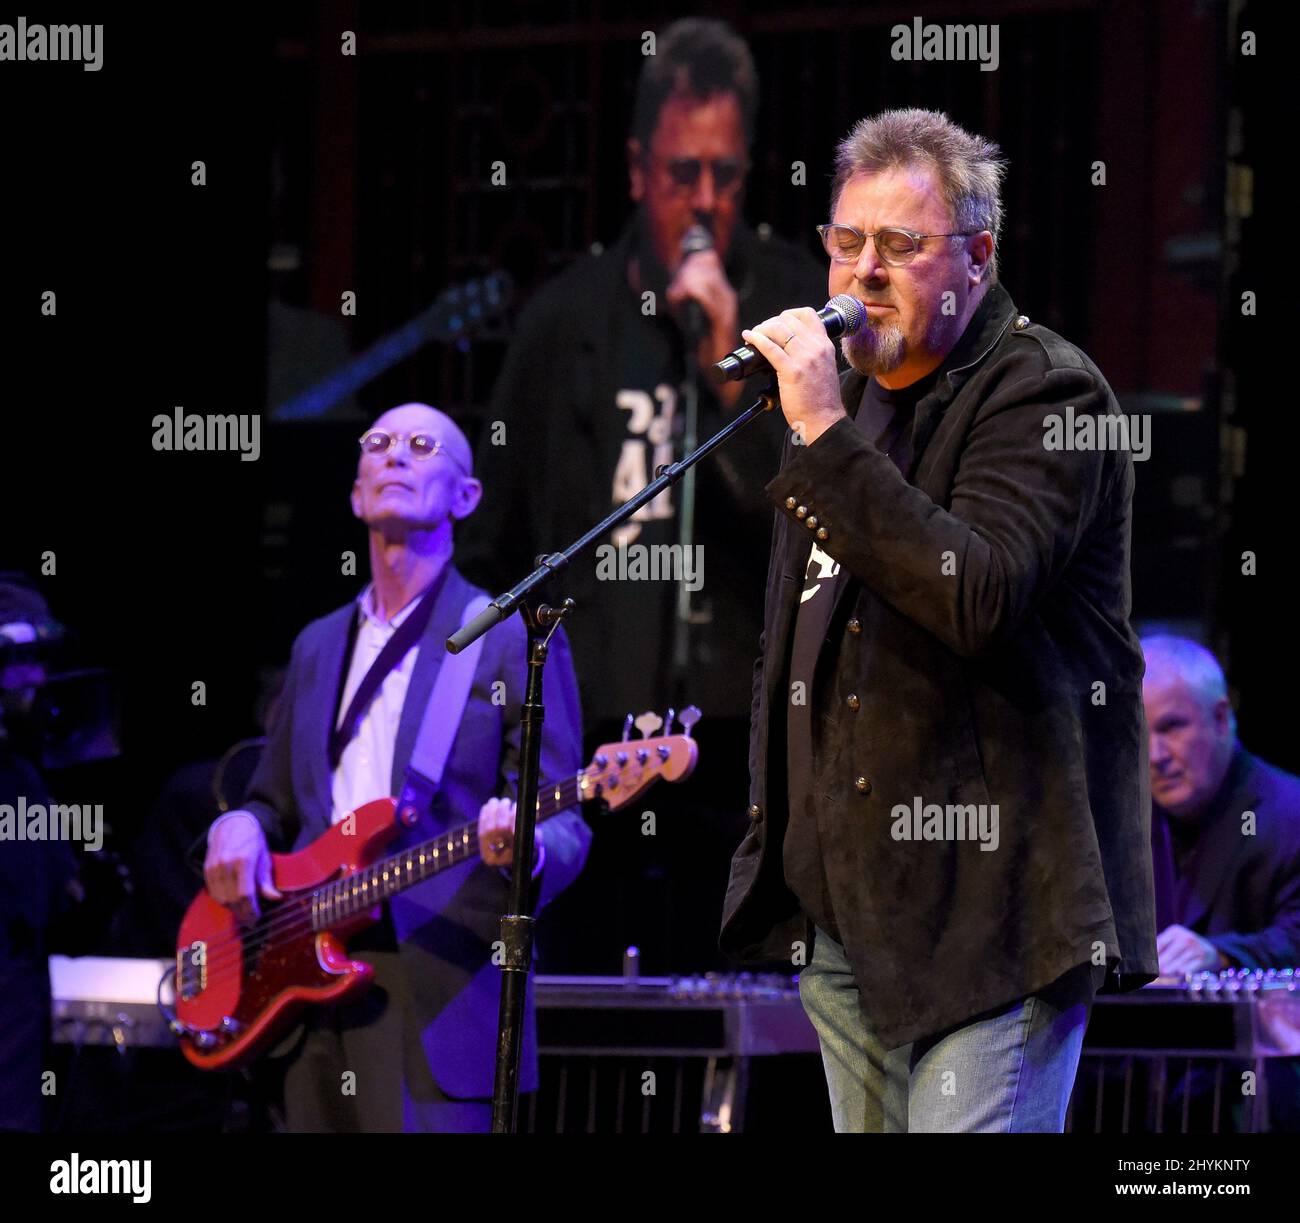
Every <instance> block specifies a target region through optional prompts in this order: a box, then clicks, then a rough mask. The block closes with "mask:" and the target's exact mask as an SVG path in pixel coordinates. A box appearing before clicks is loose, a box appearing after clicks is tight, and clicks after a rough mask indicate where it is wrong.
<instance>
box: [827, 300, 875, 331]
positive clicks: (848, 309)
mask: <svg viewBox="0 0 1300 1223" xmlns="http://www.w3.org/2000/svg"><path fill="white" fill-rule="evenodd" d="M826 308H827V309H828V310H835V311H837V312H838V313H839V315H840V317H841V318H843V319H844V331H843V332H842V333H841V334H843V335H852V334H853V333H854V332H855V331H857V330H858V328H859V327H861V326H862V324H863V323H865V322H866V321H867V311H866V308H865V307H864V306H863V305H862V303H861V302H860V301H858V299H857V298H856V297H853V296H852V295H851V294H849V293H837V294H836V295H835V296H834V297H832V298H831V299H830V301H828V302H827V303H826Z"/></svg>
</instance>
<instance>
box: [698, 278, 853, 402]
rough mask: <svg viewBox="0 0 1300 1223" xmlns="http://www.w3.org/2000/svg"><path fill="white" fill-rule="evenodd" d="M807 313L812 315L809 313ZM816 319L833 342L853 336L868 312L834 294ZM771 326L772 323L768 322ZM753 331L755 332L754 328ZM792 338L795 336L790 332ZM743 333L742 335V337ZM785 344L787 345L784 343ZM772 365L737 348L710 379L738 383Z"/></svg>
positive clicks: (844, 295) (847, 297) (749, 350)
mask: <svg viewBox="0 0 1300 1223" xmlns="http://www.w3.org/2000/svg"><path fill="white" fill-rule="evenodd" d="M797 313H803V311H795V310H787V311H785V314H789V315H791V316H793V315H795V314H797ZM807 313H812V312H811V310H809V311H807ZM784 317H785V315H784V314H782V315H778V316H777V318H784ZM814 318H816V319H817V320H818V321H819V322H820V323H821V324H822V326H823V327H824V328H825V330H826V335H827V337H828V338H829V339H832V340H836V339H839V337H840V336H842V335H853V334H854V332H856V331H857V330H858V329H859V328H860V327H861V326H862V324H863V323H864V322H865V321H866V318H867V311H866V308H865V307H864V306H863V304H862V303H861V302H860V301H858V299H857V298H856V297H851V296H850V295H849V294H847V293H840V294H837V295H836V296H835V297H832V298H831V299H830V301H828V302H827V303H826V305H825V306H823V307H822V308H821V309H820V310H819V311H818V312H817V313H816V314H815V315H814ZM768 321H769V322H772V321H774V320H768ZM766 325H767V324H766V323H760V324H759V327H765V326H766ZM755 330H758V328H756V329H755ZM790 330H791V338H793V336H794V334H795V332H794V328H793V327H792V328H791V329H790ZM746 334H747V333H746V332H741V336H742V337H743V336H745V335H746ZM775 342H776V343H778V344H780V345H781V348H782V349H784V348H785V343H783V342H782V341H781V340H780V339H777V340H776V341H775ZM787 342H788V341H787ZM771 368H772V364H771V362H770V361H768V360H767V358H766V357H765V356H764V355H763V354H762V352H760V351H759V350H758V349H756V348H754V347H753V346H752V345H750V344H742V345H741V346H740V347H739V348H737V349H734V350H733V351H732V352H730V353H728V354H727V356H725V357H723V359H722V360H721V361H719V362H718V363H717V364H716V365H715V366H714V367H713V376H714V378H716V379H717V380H718V381H719V382H737V381H739V380H740V379H741V378H748V377H749V375H750V374H752V373H755V372H757V371H758V370H762V369H771Z"/></svg>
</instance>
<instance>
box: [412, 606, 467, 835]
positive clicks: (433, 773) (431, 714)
mask: <svg viewBox="0 0 1300 1223" xmlns="http://www.w3.org/2000/svg"><path fill="white" fill-rule="evenodd" d="M488 602H489V600H488V597H487V595H478V596H476V597H475V598H473V599H471V600H470V601H469V602H468V603H467V604H466V605H465V612H464V615H462V616H461V621H460V622H461V625H462V627H463V626H464V625H466V624H468V623H469V622H470V621H471V620H472V619H474V617H475V616H477V615H478V614H479V613H480V612H481V611H482V610H483V609H484V608H485V607H487V605H488ZM482 652H483V638H482V637H480V638H478V639H477V640H476V641H474V642H473V643H472V644H471V645H468V646H466V647H465V649H463V650H461V652H460V653H459V654H446V655H444V656H443V660H442V663H441V665H440V666H439V667H438V678H437V679H436V680H434V683H433V691H432V692H431V693H430V694H429V703H428V704H427V705H426V706H425V707H424V717H423V718H422V719H421V720H420V733H419V734H418V735H416V737H415V747H414V748H412V750H411V759H410V761H409V763H408V764H407V766H406V776H405V778H404V780H403V783H402V792H401V794H400V795H399V796H398V799H397V808H398V810H399V811H401V810H403V809H404V808H406V807H413V808H414V809H415V811H416V812H417V813H423V812H426V811H428V810H429V808H430V806H432V804H433V796H434V795H435V794H436V793H437V791H438V787H439V786H440V785H441V784H442V772H443V769H444V768H445V767H446V765H447V757H448V756H449V755H451V745H452V741H453V740H454V739H455V738H456V732H457V731H458V730H459V729H460V720H461V716H462V715H463V714H464V712H465V705H466V703H467V702H468V701H469V690H470V687H471V686H472V684H473V682H474V671H475V669H476V668H477V667H478V660H479V655H480V654H481V653H482Z"/></svg>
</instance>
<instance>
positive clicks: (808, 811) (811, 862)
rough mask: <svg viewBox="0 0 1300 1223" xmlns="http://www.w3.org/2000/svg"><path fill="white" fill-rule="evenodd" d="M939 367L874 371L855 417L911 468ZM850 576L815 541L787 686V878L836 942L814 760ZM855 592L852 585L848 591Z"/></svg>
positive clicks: (884, 448) (870, 435)
mask: <svg viewBox="0 0 1300 1223" xmlns="http://www.w3.org/2000/svg"><path fill="white" fill-rule="evenodd" d="M937 372H938V371H937V370H936V371H935V372H934V373H930V374H927V375H926V376H925V377H924V378H922V379H920V380H919V381H918V382H914V383H912V385H911V386H907V387H903V388H902V389H901V390H897V391H891V390H888V389H887V388H886V387H883V386H881V385H880V383H879V382H877V381H876V379H875V378H869V379H867V384H866V386H865V388H864V389H863V392H862V399H861V401H860V403H859V405H858V410H857V414H856V415H855V416H854V422H853V423H854V424H855V425H856V426H857V428H859V429H860V430H861V431H862V432H863V433H865V434H866V436H867V437H868V438H870V439H871V441H872V443H873V444H874V445H875V446H876V447H877V448H878V449H880V450H881V451H883V452H884V453H886V454H887V455H888V456H889V457H890V458H891V459H892V460H893V461H894V463H895V464H896V465H897V467H898V469H899V470H900V471H901V472H903V473H904V474H906V472H907V467H908V459H909V457H910V454H911V443H912V421H913V418H914V416H915V412H916V405H917V404H918V403H919V402H920V401H921V400H922V399H923V398H924V397H925V396H926V395H927V394H929V392H930V390H931V389H932V388H933V387H934V384H935V382H936V380H937ZM846 583H849V584H851V583H852V579H851V578H850V577H849V576H848V575H847V574H841V572H840V565H839V562H838V561H836V560H835V558H834V557H833V556H832V555H831V554H830V553H828V552H827V551H826V550H825V549H823V548H822V547H821V546H820V545H819V544H817V543H816V542H815V541H814V543H813V549H812V554H811V555H810V556H809V558H808V568H807V571H806V573H805V575H804V586H803V591H802V593H801V594H800V596H799V611H798V613H797V615H796V617H795V625H794V634H793V639H792V642H791V647H790V667H789V672H788V676H787V685H786V691H787V693H788V698H787V699H788V700H789V701H790V709H789V717H788V723H787V724H788V728H789V729H788V732H787V752H788V761H787V772H788V779H789V800H790V820H789V823H788V825H787V827H786V834H785V847H784V863H785V878H786V885H787V886H788V887H789V888H790V890H791V891H792V892H793V893H794V894H795V896H796V897H797V898H798V900H799V903H800V904H801V905H802V906H803V909H804V912H805V913H807V914H808V916H809V917H811V918H812V920H813V921H814V922H815V923H816V924H817V925H818V926H820V927H821V928H822V929H823V930H825V931H826V933H827V934H829V935H830V936H831V937H832V938H833V939H835V940H836V942H839V941H840V935H839V928H838V926H837V925H836V922H835V912H834V906H833V905H832V903H831V898H830V894H829V890H828V888H827V883H826V870H825V867H824V865H823V863H822V849H821V846H822V841H823V835H822V831H821V829H820V827H819V820H820V819H821V818H822V812H823V811H824V810H825V806H826V804H825V802H824V801H819V800H818V791H817V789H816V787H817V785H818V780H817V778H816V776H815V771H814V767H813V761H814V759H815V757H814V748H815V743H814V737H815V734H816V727H817V715H818V712H819V709H820V706H819V705H818V703H817V702H818V698H819V686H820V685H824V683H825V679H826V676H827V674H828V668H831V667H833V666H834V663H835V650H834V649H830V650H823V648H822V647H823V646H824V645H825V644H826V643H827V630H828V628H829V626H830V623H831V616H832V613H833V612H834V610H835V605H836V602H837V600H838V598H839V596H840V594H841V590H842V589H843V587H844V586H845V584H846ZM848 593H849V594H850V595H851V592H848Z"/></svg>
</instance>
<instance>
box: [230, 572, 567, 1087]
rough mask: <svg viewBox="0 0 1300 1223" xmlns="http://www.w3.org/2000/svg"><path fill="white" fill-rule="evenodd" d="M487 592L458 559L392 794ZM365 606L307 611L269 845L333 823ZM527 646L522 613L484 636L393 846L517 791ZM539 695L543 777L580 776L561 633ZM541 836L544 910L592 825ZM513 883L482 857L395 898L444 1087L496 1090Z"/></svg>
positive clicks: (425, 1041) (408, 704) (413, 987)
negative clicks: (353, 634) (436, 784)
mask: <svg viewBox="0 0 1300 1223" xmlns="http://www.w3.org/2000/svg"><path fill="white" fill-rule="evenodd" d="M480 593H482V592H481V591H479V590H477V588H475V587H474V586H471V585H470V584H469V583H468V582H466V581H465V579H464V578H462V577H461V576H460V574H459V573H458V572H457V571H456V570H455V569H454V568H453V569H451V570H450V572H449V573H448V575H447V581H446V583H445V585H444V586H443V589H442V591H441V593H440V594H439V595H438V599H437V602H436V603H435V604H434V607H433V612H432V614H431V615H430V617H429V624H428V626H427V628H426V629H425V632H424V635H423V637H422V638H421V639H420V650H419V653H418V654H417V656H416V662H415V667H414V669H413V671H412V674H411V682H410V686H409V687H408V689H407V693H406V701H405V703H404V704H403V706H402V717H401V721H400V723H399V726H398V732H397V743H396V745H395V748H394V752H393V774H392V781H391V793H392V794H394V795H395V794H397V793H398V791H399V790H400V788H401V785H402V779H403V776H404V773H405V770H406V766H407V762H408V761H409V760H410V756H411V751H412V748H413V747H414V745H415V738H416V735H417V734H418V732H419V729H420V721H421V719H422V717H423V715H424V710H425V706H426V705H427V704H428V701H429V696H430V693H431V691H432V689H433V684H434V680H435V679H436V677H437V674H438V668H439V667H440V666H441V663H442V660H443V659H444V658H445V657H446V651H445V649H444V642H445V641H446V639H447V637H448V636H449V635H450V634H451V633H453V632H454V631H455V630H456V628H457V627H459V625H460V621H461V614H462V612H463V610H464V607H465V605H466V604H467V603H468V602H469V601H470V599H472V598H473V597H474V596H475V595H476V594H480ZM357 614H358V613H357V606H356V604H355V603H349V604H347V605H346V606H345V607H341V608H339V609H338V610H337V611H334V612H331V613H330V614H329V615H327V616H323V617H322V618H321V619H319V620H315V621H313V622H312V623H311V624H309V625H308V626H307V627H306V628H305V629H303V631H302V632H301V633H300V634H299V636H298V639H297V640H296V641H295V642H294V646H293V654H292V657H291V659H290V663H289V673H288V676H287V678H286V681H285V687H284V694H283V696H282V697H281V701H280V706H279V710H278V713H277V717H276V721H275V725H274V726H273V727H272V729H271V733H270V738H269V740H268V742H267V746H266V751H265V752H264V754H263V756H262V760H261V763H260V765H259V766H258V769H257V772H256V774H255V775H254V777H253V780H252V782H251V783H250V786H249V792H248V796H247V798H246V801H245V804H244V805H245V807H247V809H248V810H250V811H252V812H253V814H255V815H256V816H257V818H258V819H259V820H260V821H261V823H262V825H263V827H264V828H265V829H266V834H267V840H268V841H269V843H270V845H271V847H272V849H275V850H279V851H281V852H283V851H288V850H299V849H302V848H303V847H304V846H306V845H308V844H310V843H311V842H312V841H314V840H315V839H316V838H317V837H319V836H320V835H321V834H322V833H323V832H325V831H327V830H328V828H329V827H330V812H331V807H332V802H331V773H330V767H329V762H328V759H327V745H328V742H329V734H330V729H331V727H332V726H333V724H334V721H335V719H336V718H337V716H338V706H339V696H340V693H341V691H342V686H343V680H344V677H345V675H346V669H347V666H348V663H349V659H348V657H347V656H346V655H347V643H348V637H349V629H350V626H351V623H352V620H353V618H354V617H355V616H356V615H357ZM526 649H527V637H526V634H525V631H524V626H523V623H522V622H521V621H520V619H519V617H518V616H514V617H512V618H511V619H510V620H508V621H506V622H505V623H504V624H502V625H499V626H497V627H496V628H494V629H493V630H492V631H491V632H489V633H488V634H487V635H486V636H485V637H484V638H483V649H482V652H481V654H480V656H479V660H478V665H477V667H476V668H475V672H474V681H473V685H472V688H471V691H470V696H469V700H468V702H467V704H466V707H465V712H464V714H463V716H462V717H461V722H460V729H459V730H458V731H457V733H456V738H455V740H454V742H453V744H452V749H451V754H450V756H449V758H448V761H447V766H446V769H445V771H444V773H443V778H442V785H441V787H440V788H439V791H438V794H437V796H436V797H435V799H434V803H433V809H432V811H430V812H428V813H426V814H425V815H423V816H422V817H421V819H420V821H419V823H418V824H417V825H416V827H415V828H413V829H410V830H408V831H407V832H405V833H404V834H403V835H402V837H401V838H400V839H399V840H398V841H396V842H395V843H394V846H393V848H394V850H396V849H398V848H401V847H403V846H406V845H414V844H417V843H419V842H421V841H425V840H428V839H430V838H432V837H434V836H437V835H438V833H440V832H442V831H445V830H446V829H448V828H451V827H454V826H456V825H458V824H463V823H467V822H468V821H470V820H473V819H476V818H477V817H478V812H479V808H480V807H481V806H482V805H483V803H484V802H485V801H486V800H487V799H489V798H491V797H493V796H495V795H502V794H505V795H509V796H511V797H517V781H518V776H517V775H518V768H519V760H520V752H519V748H520V733H521V724H520V712H521V708H522V703H523V696H524V684H525V680H526ZM544 700H545V704H546V720H545V723H544V725H543V736H542V780H543V781H544V780H546V779H547V778H551V777H557V776H561V775H572V774H573V773H574V772H576V770H577V769H578V768H580V767H581V765H582V760H581V750H582V718H581V711H580V709H579V704H578V689H577V681H576V679H575V677H574V672H573V662H572V659H571V657H570V654H569V646H568V641H567V639H566V638H565V636H564V634H563V631H561V632H559V633H557V634H556V635H555V637H554V638H553V639H552V641H551V649H550V658H549V661H548V663H547V666H546V688H545V693H544ZM375 797H376V798H381V797H383V795H378V794H377V795H375ZM538 840H539V842H540V844H541V845H542V846H544V850H545V859H544V862H543V866H542V871H541V878H540V889H539V891H538V902H537V907H538V909H540V908H541V907H542V906H543V905H545V904H546V903H547V902H548V901H549V900H551V899H552V898H553V897H554V896H556V895H558V894H559V893H560V892H561V891H563V890H564V888H566V887H567V886H568V885H569V884H570V883H571V882H572V881H573V880H574V879H575V878H576V877H577V875H578V873H579V871H581V870H582V866H583V863H584V862H585V861H586V857H587V850H588V847H589V845H590V842H591V831H590V829H589V828H588V827H587V825H586V823H585V822H584V820H583V819H582V817H581V815H580V814H579V813H578V812H576V811H567V812H564V813H563V814H561V815H557V816H555V817H554V818H552V819H550V820H548V821H546V823H544V824H541V825H539V826H538ZM508 888H509V884H508V882H507V880H506V878H505V875H504V874H503V873H502V872H501V871H498V870H496V869H494V868H492V867H489V866H485V865H484V864H483V863H482V862H481V861H479V860H478V859H474V860H473V861H470V862H465V863H462V864H461V865H459V866H457V867H454V868H452V869H451V870H449V871H444V872H443V873H442V874H440V875H438V876H437V877H436V878H434V879H430V880H428V881H427V882H425V883H423V884H420V885H418V886H417V887H414V888H412V889H411V890H410V891H408V892H405V893H403V894H402V895H401V896H399V897H396V898H394V900H393V902H392V904H393V920H394V926H395V927H396V929H397V931H398V935H399V940H400V951H401V956H402V964H403V967H404V969H405V971H406V974H407V980H408V984H409V987H410V991H411V995H412V997H413V999H414V1003H415V1008H416V1014H417V1017H418V1020H419V1024H420V1028H421V1032H420V1042H421V1044H422V1046H423V1050H424V1054H425V1056H426V1057H427V1059H428V1063H429V1070H430V1072H431V1073H432V1074H433V1077H434V1079H435V1080H436V1081H437V1083H438V1085H439V1087H440V1088H441V1089H442V1090H443V1091H444V1092H446V1093H447V1095H449V1096H455V1097H465V1098H474V1097H485V1096H490V1095H491V1094H492V1077H493V1058H494V1051H495V1046H496V1034H497V1007H498V1001H499V997H500V977H501V974H500V970H499V969H498V968H497V967H495V966H494V965H493V964H492V962H491V945H492V943H493V941H494V940H496V939H498V938H499V937H500V929H499V924H498V923H499V920H500V917H501V914H502V913H503V912H504V911H505V908H506V904H507V900H508ZM536 1082H537V1044H536V1025H535V1021H534V1016H533V1006H532V996H531V992H530V995H529V998H528V1004H527V1009H526V1018H525V1028H524V1041H523V1047H522V1059H521V1066H520V1089H521V1090H523V1091H530V1090H533V1088H534V1087H535V1086H536Z"/></svg>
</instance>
